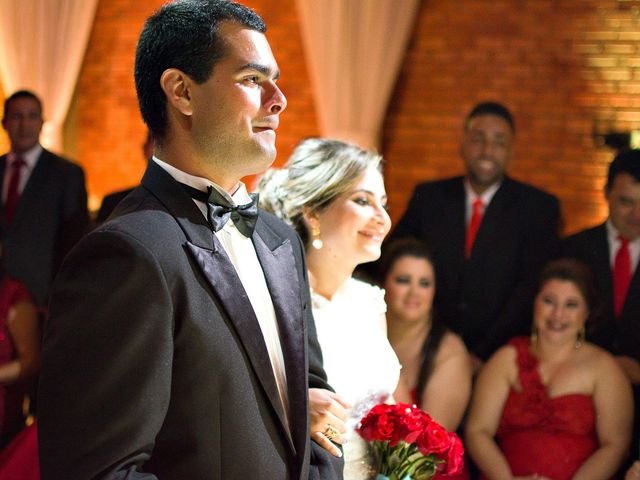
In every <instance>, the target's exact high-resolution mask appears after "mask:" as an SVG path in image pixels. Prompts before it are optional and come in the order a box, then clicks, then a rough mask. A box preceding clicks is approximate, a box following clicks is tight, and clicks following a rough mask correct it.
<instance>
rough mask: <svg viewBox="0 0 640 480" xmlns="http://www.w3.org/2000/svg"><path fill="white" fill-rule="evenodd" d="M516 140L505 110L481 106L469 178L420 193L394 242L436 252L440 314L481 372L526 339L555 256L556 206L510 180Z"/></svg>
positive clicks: (468, 147) (466, 151)
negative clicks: (420, 244) (540, 281)
mask: <svg viewBox="0 0 640 480" xmlns="http://www.w3.org/2000/svg"><path fill="white" fill-rule="evenodd" d="M514 135H515V126H514V122H513V118H512V115H511V113H510V112H509V111H508V110H507V109H506V108H505V107H504V106H502V105H500V104H497V103H493V102H485V103H480V104H478V105H477V106H476V107H475V108H474V109H473V110H472V111H471V112H470V113H469V115H468V116H467V119H466V121H465V124H464V136H463V139H462V143H461V145H460V156H461V157H462V160H463V161H464V164H465V167H466V171H467V172H466V175H465V176H461V177H455V178H450V179H446V180H440V181H435V182H427V183H423V184H421V185H418V186H417V187H416V189H415V192H414V194H413V197H412V198H411V201H410V203H409V206H408V208H407V211H406V212H405V214H404V216H403V217H402V218H401V219H400V222H399V223H398V225H397V227H396V229H395V231H394V233H393V235H392V237H393V238H399V237H407V236H412V237H416V238H419V239H421V240H423V241H425V242H426V243H427V244H428V245H429V247H430V248H431V249H432V251H433V254H434V257H435V261H436V278H437V288H436V300H435V302H436V303H435V306H436V311H437V313H438V315H440V316H441V317H442V318H443V320H444V321H445V322H447V324H448V325H449V326H450V327H451V328H452V329H453V330H454V331H456V332H458V333H460V334H461V335H462V337H463V339H464V341H465V344H466V345H467V348H468V349H469V350H470V352H471V353H472V355H473V356H474V363H475V365H476V367H477V366H479V365H480V363H481V361H483V360H486V359H487V358H488V357H489V356H490V355H491V354H492V353H493V352H494V351H495V350H496V349H497V348H498V347H500V346H501V345H503V344H504V343H505V342H506V341H507V340H508V339H509V338H510V337H511V336H513V335H516V334H518V333H521V332H525V331H527V328H528V319H529V318H530V308H529V305H528V304H529V301H530V297H531V285H532V283H533V281H534V280H535V277H536V274H537V272H538V269H539V268H540V266H541V265H542V264H543V263H544V262H545V261H546V260H547V259H548V258H550V257H551V256H552V255H553V253H554V251H555V250H556V248H557V229H558V223H559V216H560V214H559V205H558V200H557V199H556V198H555V197H554V196H551V195H549V194H547V193H545V192H543V191H541V190H538V189H537V188H534V187H532V186H531V185H527V184H524V183H521V182H518V181H516V180H513V179H511V178H509V177H508V176H507V175H506V174H505V169H506V167H507V165H508V164H509V162H510V161H511V158H512V154H513V139H514Z"/></svg>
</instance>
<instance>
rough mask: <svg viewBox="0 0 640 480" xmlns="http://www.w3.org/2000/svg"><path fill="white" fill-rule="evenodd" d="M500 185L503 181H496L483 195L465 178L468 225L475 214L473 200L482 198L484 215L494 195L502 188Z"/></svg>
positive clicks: (466, 222) (466, 223)
mask: <svg viewBox="0 0 640 480" xmlns="http://www.w3.org/2000/svg"><path fill="white" fill-rule="evenodd" d="M500 185H502V182H498V183H494V184H493V185H491V186H490V187H489V188H487V189H486V190H485V191H484V192H483V193H482V195H478V194H477V193H476V192H474V191H473V188H472V187H471V184H470V183H469V180H468V179H467V178H465V179H464V192H465V194H466V195H465V196H466V202H467V203H466V209H465V212H466V213H465V219H466V221H465V225H467V227H468V226H469V223H470V222H471V216H472V215H473V202H475V201H476V200H477V199H478V198H479V199H480V200H482V214H483V215H484V212H485V211H486V210H487V207H488V206H489V204H490V203H491V200H492V199H493V196H494V195H495V194H496V192H497V191H498V189H499V188H500Z"/></svg>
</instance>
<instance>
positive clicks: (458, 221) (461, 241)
mask: <svg viewBox="0 0 640 480" xmlns="http://www.w3.org/2000/svg"><path fill="white" fill-rule="evenodd" d="M458 180H459V181H457V182H456V183H455V184H454V188H455V191H454V192H453V195H452V196H451V201H450V202H447V205H449V207H450V208H451V213H450V216H449V218H451V219H452V221H451V222H450V228H451V235H450V236H449V237H445V238H448V239H449V241H451V242H452V243H453V244H454V245H453V246H452V247H453V251H455V252H458V255H457V257H458V260H459V263H460V265H462V263H463V262H464V248H465V240H466V235H467V222H466V208H467V202H466V199H467V197H466V194H465V192H464V183H463V177H459V178H458Z"/></svg>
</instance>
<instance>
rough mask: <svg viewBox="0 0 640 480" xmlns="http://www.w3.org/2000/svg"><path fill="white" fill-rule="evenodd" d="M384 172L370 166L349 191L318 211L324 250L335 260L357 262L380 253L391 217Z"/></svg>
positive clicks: (356, 263) (370, 258) (367, 259)
mask: <svg viewBox="0 0 640 480" xmlns="http://www.w3.org/2000/svg"><path fill="white" fill-rule="evenodd" d="M386 204H387V193H386V191H385V189H384V182H383V180H382V174H381V173H380V172H379V171H378V170H377V169H375V168H369V169H368V170H367V171H366V172H365V173H364V174H363V175H362V176H361V177H360V179H359V180H358V181H357V182H356V183H355V184H354V186H353V188H351V189H350V190H349V191H348V192H346V193H344V194H342V195H340V196H338V197H336V198H335V199H334V200H333V201H332V202H331V203H330V204H329V206H327V207H326V208H325V209H323V210H322V211H321V212H319V213H318V214H317V221H318V224H319V227H320V238H321V239H322V243H323V247H322V250H323V252H324V253H325V254H327V255H329V256H330V260H331V261H336V262H347V263H348V264H353V267H354V268H355V266H356V265H358V264H360V263H366V262H371V261H373V260H376V259H377V258H378V257H379V256H380V246H381V245H382V240H384V237H385V236H386V235H387V233H389V229H390V228H391V219H390V218H389V214H388V213H387V211H386V209H385V207H386Z"/></svg>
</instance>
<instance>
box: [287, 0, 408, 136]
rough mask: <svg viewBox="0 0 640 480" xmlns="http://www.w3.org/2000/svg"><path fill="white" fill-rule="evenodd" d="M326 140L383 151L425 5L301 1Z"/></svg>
mask: <svg viewBox="0 0 640 480" xmlns="http://www.w3.org/2000/svg"><path fill="white" fill-rule="evenodd" d="M296 2H297V7H298V12H299V17H300V23H301V28H302V38H303V43H304V47H305V57H306V61H307V66H308V69H309V75H310V77H311V82H312V85H313V89H314V100H315V104H316V111H317V114H318V123H319V126H320V131H321V133H322V135H325V136H328V137H333V138H339V139H342V140H347V141H351V142H353V143H356V144H358V145H360V146H362V147H365V148H379V147H380V141H381V138H380V134H381V131H382V126H383V122H384V117H385V114H386V111H387V106H388V103H389V98H390V97H391V94H392V93H393V88H394V86H395V83H396V78H397V76H398V72H399V70H400V67H401V65H402V60H403V58H404V54H405V50H406V48H407V43H408V40H409V37H410V35H411V33H412V30H413V25H414V20H415V17H416V14H417V12H418V7H419V5H420V0H348V1H345V0H322V1H320V0H296Z"/></svg>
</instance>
